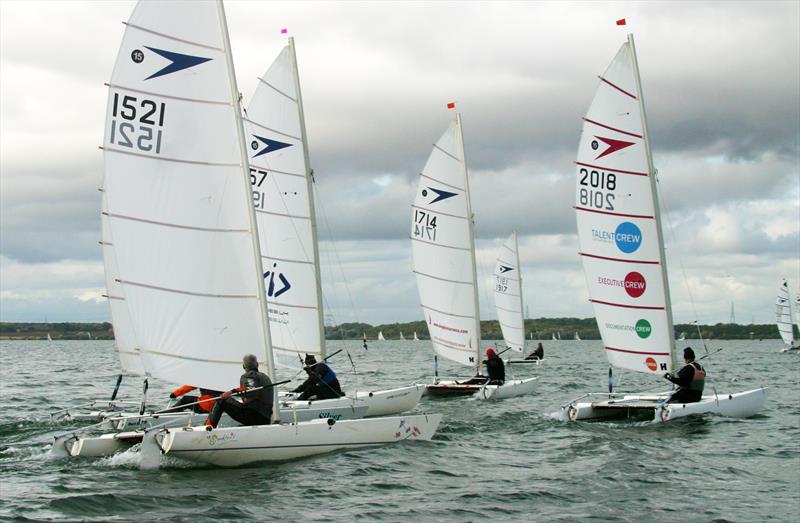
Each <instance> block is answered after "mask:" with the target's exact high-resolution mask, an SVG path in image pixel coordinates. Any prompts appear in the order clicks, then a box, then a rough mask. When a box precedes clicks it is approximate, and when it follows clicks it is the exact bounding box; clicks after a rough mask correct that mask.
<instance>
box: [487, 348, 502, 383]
mask: <svg viewBox="0 0 800 523" xmlns="http://www.w3.org/2000/svg"><path fill="white" fill-rule="evenodd" d="M483 364H484V365H486V373H487V374H488V375H489V381H487V382H486V383H487V384H488V385H502V384H503V383H505V381H506V368H505V365H504V364H503V360H501V359H500V356H498V355H497V354H496V353H495V352H494V349H493V348H491V347H489V348H488V349H486V359H485V360H483Z"/></svg>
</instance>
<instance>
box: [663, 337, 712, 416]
mask: <svg viewBox="0 0 800 523" xmlns="http://www.w3.org/2000/svg"><path fill="white" fill-rule="evenodd" d="M683 361H684V362H685V363H686V365H684V366H683V367H682V368H681V370H679V371H678V374H677V375H673V374H670V373H666V374H664V377H665V378H666V379H668V380H669V381H671V382H672V383H674V384H675V385H677V386H678V390H677V391H676V392H675V393H674V394H673V395H672V397H671V398H670V400H669V403H695V402H697V401H700V399H701V398H702V397H703V388H704V386H705V382H706V371H705V370H704V369H703V367H701V366H700V364H699V363H697V362H696V361H694V351H693V350H692V348H691V347H686V348H685V349H683Z"/></svg>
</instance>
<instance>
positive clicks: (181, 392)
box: [169, 385, 222, 414]
mask: <svg viewBox="0 0 800 523" xmlns="http://www.w3.org/2000/svg"><path fill="white" fill-rule="evenodd" d="M195 389H197V387H193V386H192V385H181V386H180V387H178V388H177V389H175V390H173V391H172V393H170V395H169V397H170V399H175V398H180V399H179V400H178V402H177V403H175V405H173V406H172V407H171V408H170V409H169V412H178V411H181V410H187V409H191V410H193V411H194V412H197V413H198V414H207V413H209V412H211V409H212V408H213V407H214V403H215V402H214V398H216V397H217V396H219V395H220V394H222V393H221V392H219V391H216V390H209V389H200V396H194V395H192V396H186V394H187V393H189V392H192V391H193V390H195ZM198 402H199V403H198ZM190 403H194V404H195V405H191V406H186V405H189V404H190Z"/></svg>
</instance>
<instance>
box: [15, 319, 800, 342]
mask: <svg viewBox="0 0 800 523" xmlns="http://www.w3.org/2000/svg"><path fill="white" fill-rule="evenodd" d="M379 332H383V336H384V337H385V338H386V339H387V340H399V339H400V333H402V334H403V336H404V337H405V339H407V340H411V339H413V337H414V333H415V332H416V333H417V337H418V338H419V339H420V340H427V339H430V337H429V336H428V327H427V325H426V323H425V321H411V322H406V323H386V324H383V325H374V326H373V325H370V324H368V323H343V324H341V325H336V326H326V327H325V338H326V339H329V340H340V339H345V340H355V339H361V338H362V336H366V337H367V340H375V339H377V337H378V333H379ZM525 332H526V338H527V339H534V340H550V339H552V338H553V335H555V336H556V337H559V336H560V337H561V339H562V340H571V339H573V338H574V337H575V334H576V333H577V334H578V336H579V337H580V338H581V339H583V340H599V339H600V332H599V331H598V329H597V323H596V322H595V320H594V318H538V319H533V320H525ZM48 334H50V337H51V338H52V339H54V340H59V339H61V340H86V339H90V338H91V339H97V340H111V339H114V329H113V327H112V325H111V323H108V322H103V323H13V322H4V323H0V339H30V340H38V339H47V335H48ZM681 334H685V336H686V338H687V339H697V338H698V337H699V336H702V337H703V338H706V339H717V340H746V339H774V338H779V337H780V336H779V334H778V329H777V327H776V326H775V324H772V323H768V324H761V325H753V324H751V325H740V324H738V323H717V324H716V325H695V324H688V323H682V324H677V325H675V337H676V338H678V337H680V336H681ZM795 336H798V333H797V327H796V326H795ZM481 337H482V338H483V339H486V340H500V339H503V334H502V332H501V331H500V324H499V323H498V322H497V320H486V321H482V322H481Z"/></svg>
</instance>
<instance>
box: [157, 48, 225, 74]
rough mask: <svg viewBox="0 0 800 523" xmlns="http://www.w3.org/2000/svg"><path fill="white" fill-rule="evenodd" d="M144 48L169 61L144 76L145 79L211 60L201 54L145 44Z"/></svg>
mask: <svg viewBox="0 0 800 523" xmlns="http://www.w3.org/2000/svg"><path fill="white" fill-rule="evenodd" d="M145 48H147V49H150V50H151V51H153V52H154V53H156V54H157V55H159V56H162V57H164V58H166V59H167V60H169V61H170V63H169V65H167V66H166V67H164V68H162V69H160V70H158V71H156V72H155V73H153V74H151V75H150V76H148V77H147V78H145V80H150V79H151V78H158V77H159V76H164V75H167V74H171V73H176V72H178V71H183V70H184V69H189V68H190V67H194V66H196V65H200V64H202V63H205V62H208V61H209V60H211V58H204V57H202V56H192V55H190V54H181V53H176V52H173V51H165V50H164V49H156V48H155V47H147V46H145Z"/></svg>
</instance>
